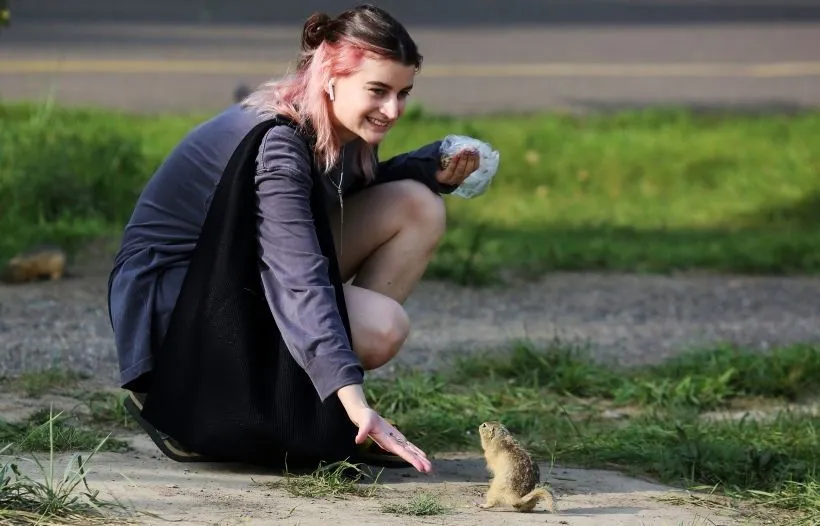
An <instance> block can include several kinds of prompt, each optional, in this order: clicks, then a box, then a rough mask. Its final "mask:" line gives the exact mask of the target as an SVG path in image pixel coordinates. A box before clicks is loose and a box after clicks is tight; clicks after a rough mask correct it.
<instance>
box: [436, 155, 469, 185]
mask: <svg viewBox="0 0 820 526" xmlns="http://www.w3.org/2000/svg"><path fill="white" fill-rule="evenodd" d="M478 166H479V158H478V152H476V151H475V150H464V151H461V152H458V153H457V154H456V155H455V156H453V158H452V159H451V160H450V163H449V164H448V165H447V167H446V168H444V169H443V170H440V171H439V172H438V174H437V177H436V179H438V181H439V182H440V183H442V184H446V185H450V186H458V185H460V184H461V183H463V182H464V180H465V179H466V178H467V177H469V175H470V174H471V173H473V172H475V171H476V170H477V169H478Z"/></svg>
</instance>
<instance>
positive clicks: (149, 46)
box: [0, 0, 820, 113]
mask: <svg viewBox="0 0 820 526" xmlns="http://www.w3.org/2000/svg"><path fill="white" fill-rule="evenodd" d="M378 3H380V4H382V5H385V6H386V7H389V8H391V9H392V10H393V11H394V12H395V13H396V14H397V16H399V17H400V18H401V19H402V20H404V21H405V22H406V24H407V25H408V27H409V29H410V30H411V32H412V33H413V35H414V36H415V37H416V39H417V41H418V43H419V45H420V46H421V49H422V52H423V53H424V55H425V58H426V60H425V67H424V69H423V72H422V74H421V76H420V77H419V79H418V81H417V89H416V91H415V93H414V98H415V99H416V100H418V101H420V102H422V103H424V104H425V105H426V106H428V107H430V108H432V109H434V110H437V111H447V112H452V113H470V112H487V111H493V112H494V111H510V110H512V111H532V110H538V109H544V108H565V109H572V110H582V111H583V110H601V109H608V108H615V107H625V106H635V105H653V104H687V105H692V106H732V107H749V108H760V107H775V108H778V109H794V108H801V107H808V106H820V1H805V0H804V1H802V2H800V1H786V0H782V1H781V0H778V1H775V0H757V1H752V0H746V1H742V2H741V1H732V0H721V1H720V2H718V1H717V0H699V1H696V0H654V1H651V2H639V1H626V0H624V1H620V2H619V1H594V0H574V1H573V2H571V3H570V2H566V1H563V2H535V1H529V0H527V1H525V0H507V1H504V2H500V1H490V0H483V1H471V2H466V1H452V2H433V0H417V1H415V2H404V3H401V4H400V3H399V2H397V1H382V2H378ZM439 4H440V5H439ZM227 5H228V3H227V2H221V1H217V0H203V1H200V2H197V4H196V7H192V6H189V5H185V3H184V2H182V1H181V0H165V1H159V0H140V1H136V0H122V1H120V2H92V1H91V0H73V1H72V2H64V1H59V0H26V1H25V2H19V5H16V4H15V5H12V9H13V17H14V18H13V26H12V28H11V29H9V30H8V31H3V32H2V33H0V94H1V95H2V97H3V98H4V99H7V100H10V99H11V100H13V99H22V98H32V97H34V98H40V97H45V96H47V95H48V94H49V93H51V94H54V95H55V96H56V98H57V100H60V101H63V102H67V103H80V104H89V103H92V104H103V105H108V106H112V107H119V108H126V109H130V110H139V111H145V110H148V111H157V110H195V109H216V108H219V107H221V106H222V105H224V104H225V103H227V102H229V101H230V98H231V93H232V91H233V89H234V88H235V86H236V85H237V84H238V83H240V82H244V83H248V84H250V85H254V84H257V83H259V82H261V81H263V80H264V79H266V78H268V77H271V76H275V75H279V74H281V73H282V72H284V71H285V69H286V67H287V65H288V62H289V61H291V60H292V59H293V58H294V52H295V50H296V46H297V42H298V35H299V30H300V25H299V22H300V21H301V20H303V19H304V17H305V16H306V15H307V14H309V13H310V12H311V11H312V10H314V9H324V10H328V11H330V12H332V13H334V12H338V11H339V10H340V9H342V8H343V7H344V6H346V5H348V3H347V2H338V1H336V2H334V1H329V0H319V1H314V2H310V3H306V2H302V3H291V2H284V1H281V2H280V1H270V2H261V1H260V0H234V1H233V2H231V3H230V8H229V7H227ZM260 5H266V6H274V7H275V8H271V7H267V8H260V7H259V6H260Z"/></svg>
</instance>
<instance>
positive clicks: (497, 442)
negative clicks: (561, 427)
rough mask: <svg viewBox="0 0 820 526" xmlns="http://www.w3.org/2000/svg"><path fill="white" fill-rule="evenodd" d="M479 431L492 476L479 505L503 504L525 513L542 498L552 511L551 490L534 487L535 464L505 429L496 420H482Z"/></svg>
mask: <svg viewBox="0 0 820 526" xmlns="http://www.w3.org/2000/svg"><path fill="white" fill-rule="evenodd" d="M478 434H479V435H480V436H481V447H482V448H483V449H484V458H485V459H486V460H487V469H488V470H489V471H490V472H491V473H492V475H493V479H492V481H491V483H490V489H489V491H487V498H486V501H485V502H484V504H481V505H480V507H481V508H483V509H487V508H492V507H493V506H496V505H498V504H506V505H509V506H512V507H513V508H515V510H516V511H522V512H527V511H532V510H533V508H535V505H536V503H537V502H538V501H539V500H541V499H543V500H544V501H545V503H546V506H547V509H549V510H550V511H551V512H555V505H554V503H553V497H552V493H550V491H549V490H548V489H546V488H544V487H538V488H536V485H537V484H538V482H539V479H540V478H541V472H540V470H539V469H538V464H536V463H535V462H534V461H533V460H532V457H531V456H530V454H529V453H528V452H527V450H525V449H524V448H523V447H522V446H521V444H519V443H518V442H517V441H516V440H515V438H513V436H512V435H511V434H510V432H509V431H508V430H507V428H505V427H504V426H503V425H501V424H500V423H499V422H484V423H483V424H481V425H480V426H478Z"/></svg>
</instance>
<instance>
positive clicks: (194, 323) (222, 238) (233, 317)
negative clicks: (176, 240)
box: [142, 117, 356, 468]
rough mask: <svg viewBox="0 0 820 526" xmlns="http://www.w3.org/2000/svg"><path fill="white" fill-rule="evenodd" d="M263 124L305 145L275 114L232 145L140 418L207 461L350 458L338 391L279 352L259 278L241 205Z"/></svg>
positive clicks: (250, 212) (327, 244) (328, 237)
mask: <svg viewBox="0 0 820 526" xmlns="http://www.w3.org/2000/svg"><path fill="white" fill-rule="evenodd" d="M275 125H279V126H291V127H294V128H295V129H297V131H298V132H299V134H300V136H301V137H303V138H304V139H305V141H307V142H308V144H309V146H310V147H311V149H312V146H313V141H314V138H313V136H312V135H311V134H309V133H306V132H304V131H300V130H299V128H298V127H297V126H296V124H294V123H292V122H290V121H288V120H287V119H284V118H281V117H280V118H276V119H272V120H268V121H265V122H262V123H260V124H258V125H256V126H255V127H254V128H253V129H252V130H251V131H250V133H248V135H247V136H246V137H245V138H244V139H243V141H242V142H241V143H240V145H239V147H238V148H237V149H236V151H235V152H234V154H233V156H232V157H231V160H230V162H229V163H228V165H227V167H226V169H225V171H224V173H223V175H222V178H221V180H220V182H219V184H218V186H217V188H216V192H215V194H214V197H213V200H212V203H211V206H210V208H209V211H208V215H207V217H206V220H205V223H204V225H203V230H202V234H201V237H200V239H199V242H198V244H197V246H196V249H195V251H194V253H193V256H192V259H191V262H190V266H189V268H188V271H187V274H186V276H185V280H184V282H183V285H182V290H181V292H180V295H179V298H178V300H177V303H176V307H175V309H174V312H173V314H172V317H171V320H170V324H169V327H168V331H167V333H166V336H165V339H164V340H163V342H162V346H161V349H160V350H159V352H157V353H156V364H155V367H154V370H153V371H152V373H151V378H150V383H149V389H148V392H147V395H148V396H147V400H146V402H145V406H144V409H143V412H142V417H143V418H144V419H145V420H147V421H148V422H150V423H151V424H152V425H153V426H155V427H156V428H157V429H159V430H161V431H162V432H164V433H167V434H169V435H170V436H172V437H174V438H175V439H176V440H177V441H179V442H180V443H181V444H182V445H184V446H185V447H187V448H189V449H190V450H191V451H196V452H197V453H200V454H202V455H204V456H206V457H208V458H210V459H213V460H216V461H230V462H245V463H251V464H256V465H267V466H271V467H283V466H285V465H287V467H288V468H291V467H294V468H305V467H307V468H310V467H316V465H317V464H318V463H319V462H321V461H326V462H334V461H338V460H343V459H345V458H350V457H351V456H352V455H353V453H354V450H355V447H356V445H355V443H354V438H355V435H356V428H355V426H354V425H353V423H352V422H351V421H350V419H349V418H348V416H347V414H346V412H345V411H344V408H343V407H342V405H341V402H340V401H339V399H338V397H335V396H332V397H330V398H328V399H327V400H326V401H325V402H324V403H323V402H322V401H321V400H320V398H319V396H318V394H317V392H316V390H315V388H314V387H313V385H312V383H311V381H310V379H309V377H308V375H307V373H306V372H305V371H304V370H303V369H302V368H301V367H300V366H299V364H298V363H297V362H296V361H295V360H294V359H293V357H292V355H291V354H290V352H289V351H288V349H287V347H286V345H285V343H284V341H283V339H282V337H281V335H280V333H279V331H278V329H277V326H276V323H275V321H274V318H273V315H272V314H271V312H270V308H269V306H268V304H267V301H266V298H265V294H264V291H263V288H262V282H261V279H260V275H259V269H258V255H257V242H256V214H255V207H253V206H250V205H249V203H253V202H254V199H255V194H254V191H255V189H254V174H255V167H256V166H255V162H256V161H255V160H256V155H257V152H258V149H259V146H260V144H261V141H262V139H263V137H264V135H265V133H266V132H267V131H268V130H269V129H270V127H271V126H275ZM313 172H314V174H313V177H314V185H313V192H312V195H311V208H312V211H313V216H314V220H315V227H316V233H317V236H318V239H319V244H320V246H321V249H322V253H323V254H324V255H325V256H326V257H327V258H328V262H329V272H330V281H331V283H332V284H333V287H334V289H335V291H336V298H337V303H338V307H339V311H340V314H341V316H342V320H343V323H344V326H345V330H346V331H347V334H348V337H349V338H351V340H352V337H351V333H350V322H349V319H348V315H347V310H346V304H345V301H344V290H343V288H342V279H341V275H340V271H339V268H338V262H337V259H336V253H335V249H334V246H333V237H332V232H331V230H330V223H329V220H328V217H327V215H326V211H325V206H324V194H323V191H322V185H321V184H320V181H319V180H318V177H319V172H318V170H313ZM272 342H276V343H275V344H273V343H272ZM276 349H278V350H276Z"/></svg>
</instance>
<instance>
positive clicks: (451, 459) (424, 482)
mask: <svg viewBox="0 0 820 526" xmlns="http://www.w3.org/2000/svg"><path fill="white" fill-rule="evenodd" d="M131 442H132V444H133V446H134V451H132V452H128V453H107V452H106V453H99V454H98V455H97V456H95V457H94V458H93V459H92V462H91V464H90V474H89V484H90V486H91V489H92V490H100V497H101V498H108V499H109V500H111V499H112V498H116V499H117V500H120V501H121V502H122V503H124V504H127V505H128V506H130V507H132V509H134V510H136V511H137V512H140V514H139V515H138V516H137V517H138V522H139V523H140V524H157V525H159V524H166V523H167V522H168V521H169V520H170V521H179V522H182V523H184V524H226V525H227V524H270V523H281V524H294V525H296V524H301V525H319V524H322V523H323V522H324V521H327V520H329V521H332V522H334V523H336V524H443V525H449V524H493V525H497V524H566V525H573V526H587V525H590V526H591V525H610V524H611V525H642V524H646V525H659V526H660V525H675V526H677V525H699V524H704V525H705V524H720V525H734V524H742V522H740V521H738V520H736V519H734V518H732V517H731V516H729V515H728V514H726V513H718V512H717V511H711V510H707V509H704V508H702V507H697V506H694V505H678V504H673V503H666V502H663V501H662V500H659V497H661V498H662V497H668V496H672V495H678V496H683V497H684V498H685V497H686V494H685V493H682V492H681V491H680V490H674V489H672V488H668V487H664V486H660V485H657V484H653V483H651V482H647V481H642V480H638V479H634V478H629V477H626V476H623V475H621V474H618V473H616V472H610V471H600V470H580V469H568V468H561V467H553V469H552V470H551V471H550V470H549V466H547V465H542V466H541V469H542V473H543V474H544V475H543V478H544V479H545V480H546V481H549V482H550V483H551V485H552V487H553V491H554V492H555V495H556V508H557V509H556V513H555V514H551V513H549V512H548V511H546V510H545V509H544V507H543V505H539V506H538V507H537V508H536V510H535V512H533V513H527V514H524V513H516V512H514V511H512V510H510V509H498V510H492V511H488V510H481V509H479V508H478V507H477V506H476V505H475V504H476V503H477V502H480V500H481V499H482V496H483V494H484V492H485V491H486V489H487V487H488V476H487V473H486V471H485V467H484V466H485V465H484V462H483V459H482V458H480V457H479V456H475V455H448V456H445V457H440V458H435V460H434V466H435V470H436V471H435V473H433V474H431V475H424V474H421V473H418V472H416V471H415V470H412V469H400V470H396V469H393V470H384V471H383V472H382V473H381V474H380V476H379V483H380V484H381V485H382V487H381V489H380V490H379V491H378V492H377V494H376V495H375V496H374V497H346V498H344V499H339V498H327V499H324V498H317V499H313V498H307V497H293V496H291V495H290V494H289V493H288V492H287V490H286V489H284V488H276V489H271V488H270V487H268V485H267V484H268V483H270V482H276V481H282V480H283V476H282V475H281V474H280V473H275V472H266V471H264V470H258V469H253V468H248V467H246V466H237V465H218V464H190V463H186V464H180V463H176V462H174V461H171V460H168V459H166V458H164V457H163V456H162V455H161V453H160V452H159V450H157V449H156V447H155V446H154V445H153V443H152V442H151V441H150V440H149V439H148V438H147V437H145V438H144V437H142V436H136V437H134V438H133V439H132V441H131ZM69 462H70V455H61V456H59V457H57V459H56V466H57V470H58V472H61V470H62V468H63V466H66V465H67V464H68V463H69ZM21 467H22V466H21ZM28 469H29V470H30V469H32V467H31V466H28ZM375 473H378V470H375V471H374V474H375ZM367 483H369V481H365V482H364V484H367ZM419 492H424V493H428V494H432V495H435V496H436V497H438V498H439V499H440V501H441V502H442V503H443V504H445V505H446V506H448V507H449V508H450V509H449V511H448V513H446V514H444V515H438V516H429V517H410V516H401V515H396V514H389V513H385V512H383V511H382V510H381V507H382V505H383V504H385V503H399V504H401V503H403V502H407V501H408V500H409V499H410V498H411V497H412V496H413V495H414V494H416V493H419ZM148 514H150V515H148Z"/></svg>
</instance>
